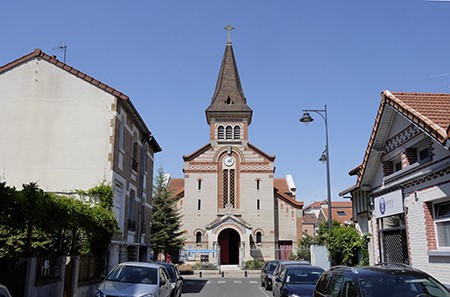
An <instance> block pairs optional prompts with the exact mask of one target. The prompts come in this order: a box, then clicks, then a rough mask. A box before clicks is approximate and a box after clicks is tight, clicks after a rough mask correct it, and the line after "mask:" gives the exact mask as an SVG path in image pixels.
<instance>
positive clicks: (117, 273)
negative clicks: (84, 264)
mask: <svg viewBox="0 0 450 297" xmlns="http://www.w3.org/2000/svg"><path fill="white" fill-rule="evenodd" d="M106 280H109V281H115V282H124V283H135V284H149V285H156V284H158V270H157V269H156V268H153V267H140V266H126V265H118V266H116V268H114V270H113V271H111V273H110V274H109V275H108V276H107V277H106Z"/></svg>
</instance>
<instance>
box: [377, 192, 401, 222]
mask: <svg viewBox="0 0 450 297" xmlns="http://www.w3.org/2000/svg"><path fill="white" fill-rule="evenodd" d="M373 204H374V205H373V206H374V209H373V213H372V214H373V216H374V217H375V218H377V219H379V218H383V217H388V216H392V215H396V214H399V213H402V212H403V193H402V190H397V191H394V192H391V193H387V194H386V195H383V196H380V197H377V198H375V199H374V200H373Z"/></svg>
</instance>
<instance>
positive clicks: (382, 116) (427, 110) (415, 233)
mask: <svg viewBox="0 0 450 297" xmlns="http://www.w3.org/2000/svg"><path fill="white" fill-rule="evenodd" d="M449 131H450V94H432V93H401V92H395V93H391V92H389V91H383V92H382V93H381V103H380V106H379V109H378V113H377V116H376V119H375V124H374V127H373V130H372V133H371V135H370V138H369V142H368V145H367V148H366V152H365V155H364V159H363V162H362V164H361V165H359V166H358V167H356V168H355V169H352V170H351V171H350V172H349V174H350V175H354V176H356V179H357V180H356V184H355V185H354V186H352V187H350V188H348V189H346V190H343V191H342V192H341V193H340V195H341V196H344V195H345V196H348V195H350V196H351V200H352V202H353V216H352V217H353V220H354V222H355V223H356V225H357V227H358V229H359V230H360V231H361V233H363V234H365V235H367V236H369V237H370V243H369V254H370V263H371V264H375V263H378V262H399V263H405V264H410V265H412V266H414V267H416V268H419V269H421V270H424V271H426V272H428V273H430V274H432V275H434V276H435V277H436V278H438V279H439V280H440V281H442V282H445V283H450V272H449V269H448V268H449V267H450V266H449V264H448V263H450V153H449V147H450V140H449Z"/></svg>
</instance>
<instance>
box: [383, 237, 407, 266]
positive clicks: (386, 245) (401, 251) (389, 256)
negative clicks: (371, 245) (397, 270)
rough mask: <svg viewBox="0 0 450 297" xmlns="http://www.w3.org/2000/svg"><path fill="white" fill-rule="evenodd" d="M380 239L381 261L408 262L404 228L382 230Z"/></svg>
mask: <svg viewBox="0 0 450 297" xmlns="http://www.w3.org/2000/svg"><path fill="white" fill-rule="evenodd" d="M381 240H382V248H381V253H382V254H381V259H382V262H395V263H404V264H409V259H408V244H407V240H406V229H404V228H401V229H396V230H383V231H381Z"/></svg>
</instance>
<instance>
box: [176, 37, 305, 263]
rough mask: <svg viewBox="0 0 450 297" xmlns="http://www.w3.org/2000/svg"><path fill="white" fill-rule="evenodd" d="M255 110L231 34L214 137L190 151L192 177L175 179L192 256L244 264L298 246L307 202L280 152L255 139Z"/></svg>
mask: <svg viewBox="0 0 450 297" xmlns="http://www.w3.org/2000/svg"><path fill="white" fill-rule="evenodd" d="M252 114H253V111H252V109H251V108H250V107H249V106H248V105H247V100H246V98H245V96H244V93H243V89H242V86H241V82H240V79H239V74H238V69H237V64H236V60H235V56H234V52H233V47H232V43H231V41H230V39H228V42H227V44H226V47H225V52H224V56H223V59H222V64H221V67H220V71H219V77H218V80H217V84H216V88H215V91H214V95H213V97H212V100H211V104H210V105H209V107H207V109H206V122H207V124H208V125H209V127H210V129H209V132H210V133H209V134H210V141H209V143H208V144H206V145H204V146H203V147H201V148H199V149H198V150H197V151H195V152H193V153H191V154H188V155H185V156H183V160H184V168H183V172H184V178H172V179H170V181H169V185H170V189H171V190H172V191H173V193H174V195H175V196H176V198H177V200H178V202H177V206H178V208H179V209H180V212H181V214H182V230H183V231H184V235H185V240H186V241H185V247H184V251H185V256H186V258H185V259H184V260H188V261H197V262H198V261H204V262H209V263H214V264H216V263H217V264H222V265H224V264H230V265H234V264H236V265H238V266H241V265H243V263H245V262H246V261H248V260H257V261H266V260H270V259H288V258H289V256H290V254H291V253H293V252H295V250H296V247H297V241H298V239H300V238H301V234H302V226H301V224H302V208H303V202H300V201H297V200H296V188H295V184H294V182H293V179H292V177H291V176H290V175H288V176H286V178H275V177H274V173H275V166H274V162H275V156H272V155H269V154H267V153H265V152H264V151H262V150H261V149H259V148H257V147H256V146H254V145H253V144H251V143H250V142H249V126H250V124H251V122H252Z"/></svg>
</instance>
